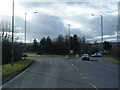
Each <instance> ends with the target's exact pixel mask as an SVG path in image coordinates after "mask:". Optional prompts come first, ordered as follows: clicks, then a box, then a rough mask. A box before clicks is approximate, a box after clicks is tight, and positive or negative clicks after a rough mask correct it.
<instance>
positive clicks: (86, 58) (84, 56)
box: [82, 54, 90, 60]
mask: <svg viewBox="0 0 120 90" xmlns="http://www.w3.org/2000/svg"><path fill="white" fill-rule="evenodd" d="M82 60H90V57H89V54H83V55H82Z"/></svg>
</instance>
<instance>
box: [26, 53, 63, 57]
mask: <svg viewBox="0 0 120 90" xmlns="http://www.w3.org/2000/svg"><path fill="white" fill-rule="evenodd" d="M28 56H29V57H59V56H65V55H38V54H28Z"/></svg>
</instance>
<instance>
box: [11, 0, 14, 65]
mask: <svg viewBox="0 0 120 90" xmlns="http://www.w3.org/2000/svg"><path fill="white" fill-rule="evenodd" d="M13 41H14V0H13V7H12V58H11V61H12V62H11V65H12V66H13V61H14V57H13V44H14V43H13Z"/></svg>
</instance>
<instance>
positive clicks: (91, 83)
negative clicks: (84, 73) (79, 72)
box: [90, 83, 98, 90]
mask: <svg viewBox="0 0 120 90" xmlns="http://www.w3.org/2000/svg"><path fill="white" fill-rule="evenodd" d="M90 85H92V86H93V87H94V88H96V90H98V88H97V87H96V86H95V85H94V84H92V83H90Z"/></svg>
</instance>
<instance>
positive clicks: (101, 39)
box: [91, 14, 103, 51]
mask: <svg viewBox="0 0 120 90" xmlns="http://www.w3.org/2000/svg"><path fill="white" fill-rule="evenodd" d="M91 15H92V16H95V15H94V14H91ZM100 18H101V42H102V46H101V50H102V51H103V16H102V15H100Z"/></svg>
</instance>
